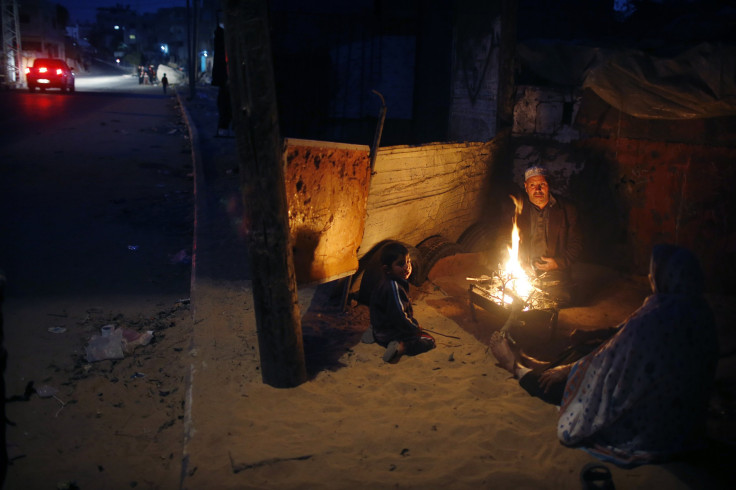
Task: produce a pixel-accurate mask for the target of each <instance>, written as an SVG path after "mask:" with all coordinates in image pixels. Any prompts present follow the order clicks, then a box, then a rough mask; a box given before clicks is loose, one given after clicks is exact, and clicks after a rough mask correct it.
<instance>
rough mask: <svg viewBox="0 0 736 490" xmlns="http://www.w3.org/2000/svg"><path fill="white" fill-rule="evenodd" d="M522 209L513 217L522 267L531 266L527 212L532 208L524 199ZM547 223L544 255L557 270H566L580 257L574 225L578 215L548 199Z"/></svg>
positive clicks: (579, 237)
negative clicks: (553, 262)
mask: <svg viewBox="0 0 736 490" xmlns="http://www.w3.org/2000/svg"><path fill="white" fill-rule="evenodd" d="M523 202H524V206H523V208H522V211H521V214H520V215H519V216H518V218H517V226H518V227H519V238H520V243H519V260H520V261H521V263H522V265H524V264H527V265H531V260H532V258H533V257H531V243H530V237H529V235H530V233H531V216H532V213H531V210H532V207H533V206H534V205H533V204H532V203H531V201H529V198H528V197H526V198H525V199H524V201H523ZM547 206H549V220H548V222H547V253H546V254H545V257H552V258H554V259H555V260H556V261H557V264H558V265H559V266H560V270H563V271H564V270H568V272H569V268H570V266H571V265H572V264H573V263H574V262H575V261H576V260H577V259H578V258H579V257H580V254H581V252H582V250H583V237H582V234H581V233H580V228H579V226H578V213H577V210H576V209H575V206H574V205H572V204H571V203H569V202H567V201H565V200H563V199H560V198H558V197H556V196H554V198H552V197H550V202H549V203H548V204H547Z"/></svg>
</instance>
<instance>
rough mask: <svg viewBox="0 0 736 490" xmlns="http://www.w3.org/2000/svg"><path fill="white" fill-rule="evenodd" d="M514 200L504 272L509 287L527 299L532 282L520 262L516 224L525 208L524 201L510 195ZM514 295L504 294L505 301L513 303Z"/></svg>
mask: <svg viewBox="0 0 736 490" xmlns="http://www.w3.org/2000/svg"><path fill="white" fill-rule="evenodd" d="M509 197H510V198H511V200H512V201H514V207H515V208H516V212H515V213H514V221H513V227H512V228H511V246H510V247H507V249H508V252H509V257H508V260H506V263H505V264H504V265H503V267H502V269H503V274H504V276H506V278H507V279H508V282H507V283H506V284H507V287H508V288H510V289H511V290H512V291H513V292H514V293H516V295H517V296H519V297H520V298H521V299H523V300H526V299H527V297H529V295H530V294H531V292H532V283H531V280H530V279H529V276H528V275H527V273H526V271H525V270H524V268H523V267H522V266H521V262H519V227H518V226H517V224H516V219H517V217H518V216H519V215H520V214H521V210H522V209H523V204H524V203H523V202H522V201H521V200H519V199H517V198H516V197H514V196H513V195H511V196H509ZM512 302H513V297H511V296H510V295H508V294H506V295H504V303H506V304H511V303H512Z"/></svg>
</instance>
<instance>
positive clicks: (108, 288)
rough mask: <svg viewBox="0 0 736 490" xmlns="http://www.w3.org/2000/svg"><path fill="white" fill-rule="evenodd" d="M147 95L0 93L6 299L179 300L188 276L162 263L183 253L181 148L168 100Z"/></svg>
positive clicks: (187, 220)
mask: <svg viewBox="0 0 736 490" xmlns="http://www.w3.org/2000/svg"><path fill="white" fill-rule="evenodd" d="M130 80H131V81H132V80H133V79H130ZM136 86H137V83H136ZM148 88H149V89H150V91H149V93H83V92H77V93H75V94H71V95H65V94H60V93H55V92H49V93H44V94H41V93H35V94H30V93H26V92H22V91H11V92H2V93H0V235H1V236H2V240H0V268H2V269H4V270H5V272H6V274H7V276H8V289H7V294H8V297H9V298H12V297H14V296H29V295H54V294H70V293H77V294H102V293H108V292H110V293H112V292H125V293H137V294H145V293H148V292H153V291H156V292H159V293H160V292H162V291H166V292H170V293H172V294H173V293H176V294H183V295H185V296H186V294H187V291H188V287H189V271H188V270H187V268H185V267H182V268H174V269H172V267H171V263H170V260H169V259H170V258H171V256H174V255H175V254H177V253H179V252H180V251H182V250H185V251H186V252H187V253H191V243H192V229H191V226H192V223H191V218H192V212H193V211H192V207H193V203H192V195H191V193H192V177H191V172H192V165H191V154H190V150H189V143H188V140H187V139H186V138H185V135H186V134H187V133H186V128H185V127H184V125H183V124H182V122H181V119H180V118H179V116H178V111H177V109H176V99H175V98H173V97H164V96H163V94H162V93H160V92H159V91H158V89H157V88H156V87H148Z"/></svg>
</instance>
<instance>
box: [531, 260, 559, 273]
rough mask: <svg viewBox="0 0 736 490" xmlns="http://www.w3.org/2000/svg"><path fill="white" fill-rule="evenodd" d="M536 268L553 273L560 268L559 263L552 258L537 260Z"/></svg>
mask: <svg viewBox="0 0 736 490" xmlns="http://www.w3.org/2000/svg"><path fill="white" fill-rule="evenodd" d="M534 267H535V268H536V269H537V270H538V271H543V272H547V271H553V270H557V269H559V268H560V266H559V264H558V263H557V261H556V260H555V259H554V258H552V257H541V258H540V259H537V260H535V261H534Z"/></svg>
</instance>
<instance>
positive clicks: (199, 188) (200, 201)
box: [174, 88, 207, 490]
mask: <svg viewBox="0 0 736 490" xmlns="http://www.w3.org/2000/svg"><path fill="white" fill-rule="evenodd" d="M174 92H175V94H176V100H177V103H178V104H179V109H180V110H181V114H182V118H183V119H184V123H185V124H186V125H187V130H188V132H189V145H190V147H191V153H192V167H193V170H192V173H193V177H194V189H193V192H194V232H193V242H192V272H191V279H190V284H189V297H190V300H189V308H190V313H191V319H192V323H193V324H194V320H195V318H196V312H197V302H196V300H195V299H196V293H197V288H196V284H197V281H196V279H197V248H198V239H197V237H198V235H199V228H200V226H201V223H202V217H203V216H204V214H205V210H204V209H203V207H205V206H206V202H207V200H206V199H205V198H204V194H205V191H204V187H205V186H204V181H203V179H204V172H203V169H202V154H201V151H200V143H199V133H198V132H197V128H196V126H195V125H194V122H193V120H192V116H191V114H189V111H188V110H187V107H186V105H185V104H184V102H183V101H182V96H181V94H180V93H179V90H177V89H176V88H175V89H174ZM195 353H196V346H195V344H194V335H192V338H191V339H190V344H189V355H190V357H192V356H194V354H195ZM195 372H196V369H195V366H194V363H193V362H192V363H190V364H189V372H188V373H187V376H186V380H185V384H186V387H185V402H184V422H183V424H184V442H183V445H182V459H181V473H180V478H179V488H180V490H181V489H183V488H185V487H184V481H185V479H186V477H187V473H188V471H189V457H190V454H189V441H191V439H192V436H193V435H194V432H195V431H194V422H193V420H192V403H193V396H192V393H193V387H194V374H195Z"/></svg>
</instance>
